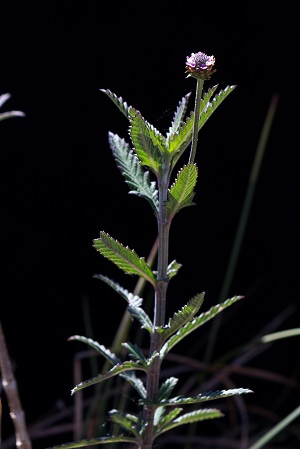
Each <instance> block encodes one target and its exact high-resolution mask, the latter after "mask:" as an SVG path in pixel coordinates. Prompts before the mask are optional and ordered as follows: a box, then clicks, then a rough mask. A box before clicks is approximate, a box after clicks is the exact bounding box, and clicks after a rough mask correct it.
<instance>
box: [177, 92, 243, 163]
mask: <svg viewBox="0 0 300 449" xmlns="http://www.w3.org/2000/svg"><path fill="white" fill-rule="evenodd" d="M217 87H218V85H216V86H214V87H212V88H211V89H209V90H208V91H207V92H206V93H205V94H204V95H203V98H202V99H201V102H200V117H199V123H198V131H200V129H202V127H203V126H204V125H205V123H206V122H207V120H208V119H209V118H210V117H211V115H212V114H213V112H215V110H216V109H217V108H218V107H219V106H220V104H221V103H222V102H223V101H224V100H225V98H227V97H228V95H229V94H230V93H231V92H232V91H233V90H234V89H235V88H236V86H227V87H226V88H225V89H224V90H221V91H220V92H219V93H218V94H216V95H215V96H214V98H213V99H212V101H210V99H211V97H212V95H213V94H214V93H215V91H216V89H217ZM193 126H194V111H192V112H191V114H190V116H189V117H188V118H187V119H186V122H185V123H183V124H182V126H181V128H180V129H179V131H178V133H176V134H175V135H174V138H173V139H172V140H170V143H169V151H170V152H171V153H172V154H174V157H173V159H172V166H173V167H174V165H175V164H176V162H177V161H178V159H179V158H180V156H181V155H182V154H183V152H184V151H185V150H186V148H187V147H188V146H189V144H190V143H191V140H192V133H193Z"/></svg>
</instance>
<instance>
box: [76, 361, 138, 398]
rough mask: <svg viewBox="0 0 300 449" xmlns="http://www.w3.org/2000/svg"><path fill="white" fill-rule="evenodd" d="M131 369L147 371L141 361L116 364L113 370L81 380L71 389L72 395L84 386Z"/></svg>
mask: <svg viewBox="0 0 300 449" xmlns="http://www.w3.org/2000/svg"><path fill="white" fill-rule="evenodd" d="M129 370H140V371H146V368H145V367H144V366H143V365H141V364H140V363H137V362H133V361H132V360H130V361H126V362H124V363H122V364H118V365H115V366H114V367H113V368H112V369H111V370H109V371H107V373H105V374H98V376H95V377H92V378H91V379H88V380H85V381H83V382H80V383H79V384H78V385H76V387H74V388H73V389H72V390H71V395H73V394H74V393H76V392H77V391H79V390H83V388H86V387H89V386H90V385H95V384H97V383H99V382H103V381H104V380H106V379H110V378H111V377H114V376H117V375H119V374H121V373H123V372H124V371H129Z"/></svg>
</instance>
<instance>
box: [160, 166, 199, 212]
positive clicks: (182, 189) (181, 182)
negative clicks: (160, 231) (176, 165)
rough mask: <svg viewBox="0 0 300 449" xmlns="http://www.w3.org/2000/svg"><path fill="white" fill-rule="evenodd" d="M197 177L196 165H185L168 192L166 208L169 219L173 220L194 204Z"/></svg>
mask: <svg viewBox="0 0 300 449" xmlns="http://www.w3.org/2000/svg"><path fill="white" fill-rule="evenodd" d="M197 176H198V169H197V167H196V165H195V164H188V165H185V166H184V167H183V168H182V169H181V170H179V172H178V175H177V178H176V180H175V182H174V184H173V185H172V186H171V188H170V190H169V192H168V201H167V202H166V207H167V212H168V218H169V219H170V218H173V217H174V215H175V214H176V213H177V212H179V211H180V209H183V208H184V207H187V206H191V205H193V204H194V203H193V198H194V195H195V192H194V187H195V185H196V182H197Z"/></svg>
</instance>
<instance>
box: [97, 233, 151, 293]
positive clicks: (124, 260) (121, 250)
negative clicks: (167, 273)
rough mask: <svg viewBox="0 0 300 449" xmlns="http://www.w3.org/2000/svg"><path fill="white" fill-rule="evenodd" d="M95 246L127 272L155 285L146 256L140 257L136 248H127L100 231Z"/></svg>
mask: <svg viewBox="0 0 300 449" xmlns="http://www.w3.org/2000/svg"><path fill="white" fill-rule="evenodd" d="M93 243H94V245H93V246H94V248H96V250H97V251H99V252H100V253H101V254H102V255H103V256H104V257H106V258H107V259H109V260H110V261H111V262H113V263H114V264H116V265H117V266H118V267H119V268H121V269H122V270H123V271H125V273H127V274H136V275H138V276H140V277H143V278H144V279H146V280H147V281H148V282H150V283H151V284H152V285H153V286H154V287H155V276H154V274H153V272H152V270H151V268H150V267H149V265H147V263H146V262H145V258H144V257H141V258H140V257H139V256H138V255H137V254H136V252H135V251H134V250H131V249H129V248H128V246H127V247H126V248H125V246H123V245H122V244H121V243H119V242H118V241H117V240H114V239H113V238H112V237H110V236H109V235H108V234H106V233H105V232H100V238H99V239H95V240H94V241H93Z"/></svg>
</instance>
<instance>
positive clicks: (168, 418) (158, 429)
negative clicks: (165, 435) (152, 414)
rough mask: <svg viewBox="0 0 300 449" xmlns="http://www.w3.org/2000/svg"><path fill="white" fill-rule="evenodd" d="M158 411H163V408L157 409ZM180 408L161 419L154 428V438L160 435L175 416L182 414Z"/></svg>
mask: <svg viewBox="0 0 300 449" xmlns="http://www.w3.org/2000/svg"><path fill="white" fill-rule="evenodd" d="M158 408H159V409H164V407H158ZM182 410H183V409H182V408H179V407H177V408H174V409H173V410H171V411H170V412H169V413H168V414H167V415H166V416H164V417H162V418H161V419H160V420H159V421H158V422H157V424H156V426H155V431H154V432H155V436H157V435H159V434H160V433H162V431H163V429H164V427H165V426H167V425H168V424H169V423H170V422H172V421H173V420H174V419H175V418H177V416H178V415H179V414H180V413H181V412H182Z"/></svg>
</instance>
